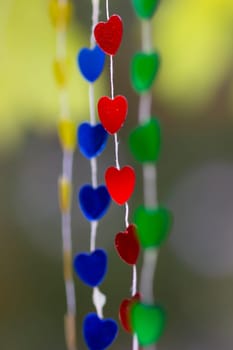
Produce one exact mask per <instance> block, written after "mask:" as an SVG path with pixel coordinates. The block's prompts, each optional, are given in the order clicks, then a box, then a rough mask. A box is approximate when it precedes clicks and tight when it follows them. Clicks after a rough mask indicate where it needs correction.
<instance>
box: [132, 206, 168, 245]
mask: <svg viewBox="0 0 233 350" xmlns="http://www.w3.org/2000/svg"><path fill="white" fill-rule="evenodd" d="M172 218H173V217H172V213H171V212H170V211H169V210H168V209H166V208H162V207H157V208H154V209H147V208H145V207H144V206H140V207H138V208H137V209H136V211H135V213H134V222H135V225H136V226H137V235H138V239H139V241H140V243H141V245H142V247H143V248H144V249H147V248H152V247H159V246H160V245H161V244H162V243H163V242H164V240H165V239H166V238H167V236H168V234H169V231H170V229H171V226H172Z"/></svg>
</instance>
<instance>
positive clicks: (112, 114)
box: [98, 95, 128, 134]
mask: <svg viewBox="0 0 233 350" xmlns="http://www.w3.org/2000/svg"><path fill="white" fill-rule="evenodd" d="M127 112H128V101H127V99H126V98H125V97H124V96H122V95H118V96H116V97H115V98H114V99H111V98H109V97H107V96H103V97H101V98H100V99H99V102H98V113H99V118H100V121H101V123H102V125H103V127H104V128H105V130H106V131H107V132H109V133H110V134H114V133H115V132H117V131H118V130H119V129H120V128H121V127H122V125H123V124H124V122H125V119H126V115H127Z"/></svg>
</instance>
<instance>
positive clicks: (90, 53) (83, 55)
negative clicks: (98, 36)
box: [77, 45, 105, 83]
mask: <svg viewBox="0 0 233 350" xmlns="http://www.w3.org/2000/svg"><path fill="white" fill-rule="evenodd" d="M77 62H78V66H79V69H80V71H81V73H82V75H83V76H84V78H85V79H86V80H87V81H89V82H90V83H93V82H94V81H96V80H97V79H98V78H99V76H100V74H101V73H102V71H103V69H104V63H105V53H104V52H103V51H102V50H101V49H100V48H99V47H98V46H97V45H96V46H95V47H94V48H93V49H88V48H86V47H85V48H83V49H82V50H80V51H79V54H78V57H77Z"/></svg>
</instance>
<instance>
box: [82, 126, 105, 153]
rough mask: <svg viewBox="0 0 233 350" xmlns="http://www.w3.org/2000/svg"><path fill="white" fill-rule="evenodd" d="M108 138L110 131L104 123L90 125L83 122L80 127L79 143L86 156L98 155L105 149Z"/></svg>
mask: <svg viewBox="0 0 233 350" xmlns="http://www.w3.org/2000/svg"><path fill="white" fill-rule="evenodd" d="M107 140H108V133H107V132H106V131H105V129H104V128H103V126H102V124H97V125H90V124H89V123H82V124H80V126H79V128H78V145H79V148H80V151H81V153H82V154H83V155H84V157H86V158H88V159H90V158H92V157H97V156H98V155H100V153H101V152H102V151H103V150H104V148H105V146H106V144H107Z"/></svg>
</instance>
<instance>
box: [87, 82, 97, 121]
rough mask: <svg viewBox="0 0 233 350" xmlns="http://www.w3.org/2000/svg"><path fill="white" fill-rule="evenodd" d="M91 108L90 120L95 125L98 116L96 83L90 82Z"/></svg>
mask: <svg viewBox="0 0 233 350" xmlns="http://www.w3.org/2000/svg"><path fill="white" fill-rule="evenodd" d="M89 109H90V122H91V125H95V123H96V117H95V90H94V84H92V83H90V84H89Z"/></svg>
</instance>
